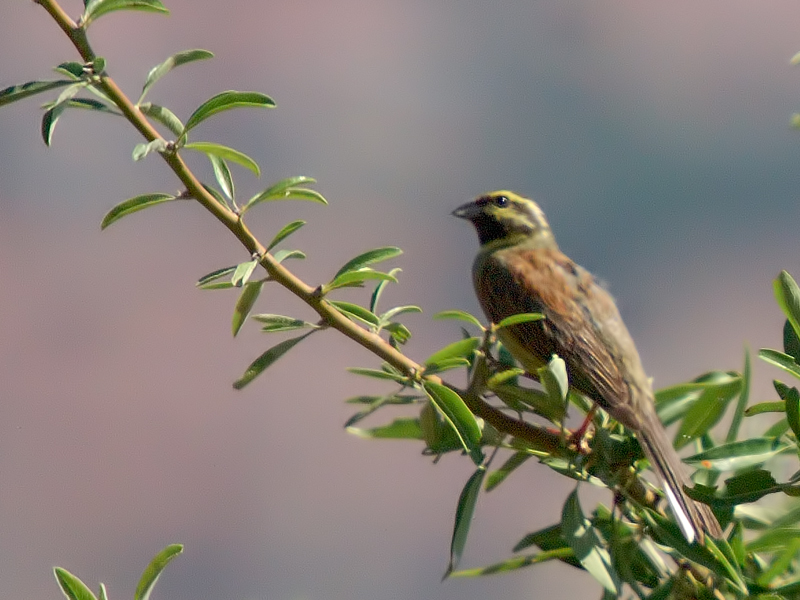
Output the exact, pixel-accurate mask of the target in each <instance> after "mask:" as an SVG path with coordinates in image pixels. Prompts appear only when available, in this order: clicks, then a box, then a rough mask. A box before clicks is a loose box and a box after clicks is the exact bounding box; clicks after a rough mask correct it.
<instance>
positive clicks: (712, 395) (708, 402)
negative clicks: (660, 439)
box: [675, 374, 742, 449]
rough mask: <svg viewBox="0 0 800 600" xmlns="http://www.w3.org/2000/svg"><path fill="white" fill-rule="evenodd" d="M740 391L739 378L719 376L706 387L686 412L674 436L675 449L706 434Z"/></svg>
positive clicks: (728, 375) (729, 375)
mask: <svg viewBox="0 0 800 600" xmlns="http://www.w3.org/2000/svg"><path fill="white" fill-rule="evenodd" d="M741 389H742V380H741V377H738V376H734V375H731V374H724V375H723V374H720V375H719V377H718V378H717V380H716V381H715V382H714V383H713V384H712V385H709V386H707V387H706V388H705V389H704V390H703V392H702V393H701V394H700V397H699V398H697V400H695V401H694V403H693V404H692V405H691V406H690V407H689V410H688V411H687V412H686V416H685V417H684V419H683V422H681V424H680V427H679V428H678V432H677V434H676V436H675V448H677V449H680V448H683V447H684V446H685V445H687V444H689V443H691V442H692V440H694V439H696V438H699V437H701V436H703V435H704V434H706V433H707V432H708V431H709V430H710V429H711V428H712V427H714V425H716V424H717V423H718V422H719V420H720V419H721V418H722V415H723V414H724V413H725V409H726V408H727V406H728V403H729V402H730V401H731V400H733V398H735V397H736V395H737V394H738V393H739V392H740V391H741Z"/></svg>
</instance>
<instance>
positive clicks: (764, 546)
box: [745, 527, 800, 552]
mask: <svg viewBox="0 0 800 600" xmlns="http://www.w3.org/2000/svg"><path fill="white" fill-rule="evenodd" d="M799 539H800V528H798V527H777V528H774V529H772V528H771V529H768V530H767V531H765V532H764V533H763V534H761V535H760V536H758V537H756V538H753V539H752V540H750V541H749V542H747V544H746V546H745V547H746V548H747V551H748V552H775V551H777V550H782V549H783V548H785V547H787V546H788V545H789V544H790V543H791V542H793V541H794V540H799Z"/></svg>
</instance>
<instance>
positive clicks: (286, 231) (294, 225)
mask: <svg viewBox="0 0 800 600" xmlns="http://www.w3.org/2000/svg"><path fill="white" fill-rule="evenodd" d="M305 224H306V222H305V221H292V222H291V223H287V224H286V225H284V226H283V228H281V230H280V231H279V232H278V233H276V234H275V237H274V238H272V241H271V242H270V243H269V245H268V246H267V252H269V251H270V250H272V249H273V248H274V247H275V246H277V245H278V244H280V243H281V242H282V241H283V240H285V239H286V238H287V237H289V236H290V235H292V234H293V233H294V232H295V231H297V230H298V229H300V228H301V227H302V226H303V225H305Z"/></svg>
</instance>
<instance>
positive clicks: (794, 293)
mask: <svg viewBox="0 0 800 600" xmlns="http://www.w3.org/2000/svg"><path fill="white" fill-rule="evenodd" d="M773 291H774V292H775V299H776V300H777V301H778V306H780V307H781V310H782V311H783V314H785V315H786V318H787V319H789V322H790V323H791V324H792V328H793V329H794V331H795V335H797V336H798V337H800V288H798V287H797V282H795V280H794V279H793V278H792V276H791V275H789V273H787V272H786V271H781V273H780V275H778V277H777V279H775V281H774V282H773Z"/></svg>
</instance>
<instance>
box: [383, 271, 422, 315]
mask: <svg viewBox="0 0 800 600" xmlns="http://www.w3.org/2000/svg"><path fill="white" fill-rule="evenodd" d="M389 274H390V275H391V274H392V273H389ZM421 312H422V309H421V308H420V307H419V306H414V305H407V306H395V307H394V308H390V309H389V310H387V311H386V312H385V313H383V314H382V315H381V321H389V320H391V319H394V318H395V317H399V316H400V315H405V314H408V313H421Z"/></svg>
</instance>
